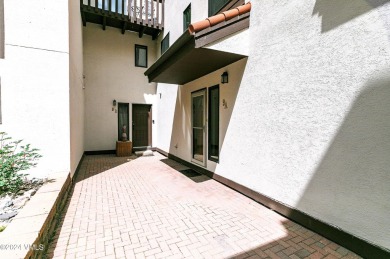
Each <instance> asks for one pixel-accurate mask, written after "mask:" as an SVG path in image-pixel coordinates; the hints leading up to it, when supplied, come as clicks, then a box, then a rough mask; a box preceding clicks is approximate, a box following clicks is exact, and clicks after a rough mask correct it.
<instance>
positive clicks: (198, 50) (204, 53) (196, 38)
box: [145, 13, 249, 85]
mask: <svg viewBox="0 0 390 259" xmlns="http://www.w3.org/2000/svg"><path fill="white" fill-rule="evenodd" d="M248 27H249V13H247V14H244V15H241V16H240V17H237V18H236V19H231V20H229V21H226V22H224V23H221V24H218V25H216V26H213V27H210V28H207V29H205V30H202V31H200V32H197V33H192V34H191V33H189V31H188V30H187V31H185V32H184V33H183V34H182V35H181V36H180V38H179V39H178V40H176V42H175V43H174V44H173V45H172V46H171V47H170V48H169V49H168V50H167V51H166V52H165V53H164V54H163V55H162V56H161V57H160V58H159V59H158V60H157V61H156V62H155V63H154V64H153V65H152V66H151V67H150V68H149V69H148V70H146V72H145V75H146V76H147V77H148V79H149V82H160V83H169V84H179V85H183V84H186V83H188V82H191V81H193V80H195V79H197V78H199V77H202V76H205V75H207V74H209V73H211V72H213V71H215V70H218V69H220V68H222V67H225V66H227V65H230V64H232V63H234V62H236V61H238V60H241V59H243V58H245V57H247V56H244V55H241V54H237V53H230V52H224V51H219V50H214V49H208V48H205V47H204V46H206V45H207V44H210V43H212V42H215V41H217V40H220V39H221V38H223V37H226V36H228V35H230V34H234V33H236V32H238V31H240V30H243V29H245V28H248Z"/></svg>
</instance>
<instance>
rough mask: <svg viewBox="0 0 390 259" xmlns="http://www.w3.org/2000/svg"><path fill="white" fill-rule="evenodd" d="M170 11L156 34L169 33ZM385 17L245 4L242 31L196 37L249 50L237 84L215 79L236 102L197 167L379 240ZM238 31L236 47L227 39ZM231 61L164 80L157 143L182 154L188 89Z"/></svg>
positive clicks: (385, 152)
mask: <svg viewBox="0 0 390 259" xmlns="http://www.w3.org/2000/svg"><path fill="white" fill-rule="evenodd" d="M194 2H195V3H193V6H196V5H197V2H196V1H194ZM183 5H184V4H183ZM187 5H188V4H185V6H187ZM184 8H185V7H184ZM184 8H183V10H184ZM194 9H196V8H194ZM175 12H177V13H180V12H182V10H179V9H176V10H175ZM204 15H205V16H206V14H204ZM194 16H196V14H194ZM204 18H205V17H202V18H201V19H204ZM171 19H172V20H168V21H167V23H166V32H165V33H167V32H168V30H169V33H170V35H171V37H172V35H177V34H178V35H180V32H179V28H178V26H177V25H175V26H173V25H172V26H170V24H169V23H170V22H172V23H179V22H180V21H179V19H180V18H176V20H173V19H174V18H171ZM193 21H194V20H193ZM195 21H196V20H195ZM389 21H390V4H389V3H387V2H383V1H382V2H380V3H379V2H378V1H363V0H359V1H346V2H345V1H343V2H339V1H321V0H317V1H314V0H313V1H252V11H251V18H250V28H249V29H248V30H247V31H243V32H241V33H238V34H236V35H233V36H232V37H231V38H230V39H226V40H223V41H219V42H218V43H215V44H211V45H210V46H207V47H209V48H214V49H218V50H224V51H227V50H228V51H231V52H236V53H245V52H247V55H248V56H249V57H248V59H247V62H245V63H242V64H240V69H241V70H242V71H243V72H242V74H241V77H242V78H241V82H240V83H239V84H238V85H235V84H233V85H231V84H230V83H229V84H228V85H223V86H221V99H222V98H223V97H222V93H223V91H225V87H226V88H229V87H230V89H232V91H231V93H230V94H231V95H232V96H230V98H231V99H234V100H235V102H234V107H232V111H231V117H230V116H228V117H230V118H229V120H228V121H225V122H223V123H221V128H220V134H221V138H222V142H221V143H220V145H221V150H220V152H221V153H220V161H219V163H218V164H215V163H214V162H210V161H208V163H207V166H206V168H207V169H209V170H212V171H214V172H215V173H217V174H219V175H221V176H224V177H225V178H228V179H230V180H233V181H235V182H237V183H239V184H242V185H244V186H246V187H248V188H250V189H252V190H254V191H256V192H259V193H261V194H263V195H265V196H268V197H270V198H272V199H274V200H277V201H278V202H280V203H282V204H285V205H287V206H290V207H293V208H296V209H298V210H300V211H302V212H304V213H307V214H308V215H310V216H312V217H314V218H317V219H319V220H321V221H324V222H326V223H328V224H330V225H333V226H336V227H338V228H340V229H342V230H343V231H346V232H348V233H351V234H352V235H356V236H358V237H360V238H362V239H366V240H369V242H372V243H374V244H376V245H379V246H382V247H386V248H390V238H389V235H388V233H389V232H390V229H389V226H390V218H389V217H388V212H389V210H390V203H389V201H388V199H387V197H389V195H390V187H389V186H390V178H389V177H388V175H389V168H390V164H389V162H388V161H389V159H388V157H389V156H390V138H389V132H390V124H389V122H390V120H389V117H390V109H389V108H390V107H389V101H390V99H389V98H390V96H389V90H388V89H389V77H388V70H389V67H390V44H389V39H390V38H389V35H390V22H389ZM248 35H249V36H248ZM173 38H175V37H173ZM245 39H249V41H246V43H243V45H244V46H245V45H247V50H243V49H245V48H246V47H244V46H243V45H242V44H241V43H240V44H237V42H241V41H244V40H245ZM172 43H173V41H172V39H171V44H172ZM236 65H237V64H232V65H231V67H226V68H223V69H221V70H220V71H217V72H216V73H215V74H214V73H211V74H210V75H207V76H204V77H202V78H200V79H197V80H195V81H193V82H190V83H188V84H186V85H183V86H173V87H177V88H178V90H177V98H176V105H175V108H173V107H172V105H170V106H169V105H161V104H160V105H159V107H161V108H160V109H163V110H164V109H165V107H168V108H166V110H164V111H166V112H162V111H160V113H161V114H164V116H168V117H169V118H171V117H170V116H172V117H173V118H174V119H173V127H172V128H173V129H172V134H171V135H170V134H169V132H167V133H166V134H167V135H166V136H162V135H159V139H158V141H159V142H158V143H157V147H158V146H159V143H163V139H165V140H164V141H165V142H164V143H163V144H162V146H164V150H165V151H167V152H171V153H172V154H174V155H175V156H178V157H180V158H182V159H184V160H187V161H189V162H190V161H191V160H190V159H189V158H190V157H191V132H190V127H188V125H189V122H190V112H189V110H190V106H189V102H188V101H189V100H190V93H191V91H193V90H195V89H196V88H201V87H209V86H212V85H214V84H215V82H218V79H219V76H220V74H221V73H222V72H223V71H224V70H231V68H234V66H236ZM234 71H237V70H236V69H234ZM229 75H230V76H229V80H237V79H236V78H234V76H235V75H234V73H231V72H230V71H229ZM168 87H169V86H168V85H161V86H160V85H159V86H158V90H157V91H158V92H161V93H163V94H162V96H164V92H167V91H168ZM233 89H235V90H233ZM235 92H237V93H235ZM224 112H225V111H224V109H223V107H220V115H221V122H222V117H223V113H224ZM167 114H170V115H167ZM158 119H159V120H162V118H158ZM225 132H226V133H225ZM168 140H170V142H171V145H170V147H169V149H167V148H166V142H167V141H168ZM176 146H177V148H176ZM214 168H215V169H214ZM368 218H370V219H371V220H367V219H368Z"/></svg>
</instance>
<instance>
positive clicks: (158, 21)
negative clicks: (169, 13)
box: [156, 0, 160, 26]
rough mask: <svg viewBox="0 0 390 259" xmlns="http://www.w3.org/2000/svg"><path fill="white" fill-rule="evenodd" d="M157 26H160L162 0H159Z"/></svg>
mask: <svg viewBox="0 0 390 259" xmlns="http://www.w3.org/2000/svg"><path fill="white" fill-rule="evenodd" d="M156 2H157V15H156V16H157V26H160V0H157V1H156Z"/></svg>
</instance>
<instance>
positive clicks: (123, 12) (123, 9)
mask: <svg viewBox="0 0 390 259" xmlns="http://www.w3.org/2000/svg"><path fill="white" fill-rule="evenodd" d="M124 16H125V0H122V17H124Z"/></svg>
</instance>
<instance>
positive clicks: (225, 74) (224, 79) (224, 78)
mask: <svg viewBox="0 0 390 259" xmlns="http://www.w3.org/2000/svg"><path fill="white" fill-rule="evenodd" d="M228 82H229V75H228V72H226V71H225V72H223V74H222V75H221V83H222V84H226V83H228Z"/></svg>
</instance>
